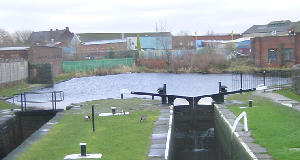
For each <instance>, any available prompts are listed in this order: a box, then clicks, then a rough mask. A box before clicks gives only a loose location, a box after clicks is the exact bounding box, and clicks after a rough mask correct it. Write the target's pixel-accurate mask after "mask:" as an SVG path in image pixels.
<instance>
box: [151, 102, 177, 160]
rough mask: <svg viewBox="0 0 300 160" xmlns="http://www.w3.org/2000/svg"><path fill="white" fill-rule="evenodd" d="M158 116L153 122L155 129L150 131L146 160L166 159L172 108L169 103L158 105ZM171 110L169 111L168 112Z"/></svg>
mask: <svg viewBox="0 0 300 160" xmlns="http://www.w3.org/2000/svg"><path fill="white" fill-rule="evenodd" d="M160 107H161V108H160V116H159V118H158V120H157V121H156V122H155V125H156V127H155V129H154V131H153V133H152V140H151V146H150V150H149V153H148V160H165V159H168V154H169V152H168V151H169V145H170V141H169V140H168V139H169V138H170V137H169V136H170V133H169V132H170V131H169V129H170V127H171V126H170V125H171V124H170V118H171V117H170V115H171V114H172V109H171V108H170V106H169V105H161V106H160ZM170 110H171V112H170Z"/></svg>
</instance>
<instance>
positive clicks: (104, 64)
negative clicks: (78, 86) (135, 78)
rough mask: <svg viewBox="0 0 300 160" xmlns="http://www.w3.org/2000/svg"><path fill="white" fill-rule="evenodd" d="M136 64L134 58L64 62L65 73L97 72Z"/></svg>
mask: <svg viewBox="0 0 300 160" xmlns="http://www.w3.org/2000/svg"><path fill="white" fill-rule="evenodd" d="M134 62H135V59H134V58H123V59H101V60H83V61H63V71H64V72H84V71H93V70H97V69H100V68H114V67H119V66H132V65H133V64H134Z"/></svg>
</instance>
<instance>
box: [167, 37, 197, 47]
mask: <svg viewBox="0 0 300 160" xmlns="http://www.w3.org/2000/svg"><path fill="white" fill-rule="evenodd" d="M195 41H196V37H193V36H173V37H172V45H173V49H174V50H191V49H195ZM200 42H201V41H200Z"/></svg>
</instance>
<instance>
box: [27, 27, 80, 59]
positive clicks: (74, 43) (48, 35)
mask: <svg viewBox="0 0 300 160" xmlns="http://www.w3.org/2000/svg"><path fill="white" fill-rule="evenodd" d="M29 42H30V43H31V45H34V46H50V47H59V48H62V52H63V56H64V57H66V58H69V57H72V56H73V55H74V54H75V53H76V52H77V47H78V45H79V44H80V40H79V38H78V36H77V35H76V34H75V33H72V32H70V30H69V27H66V28H65V29H63V30H58V29H56V30H52V29H50V30H49V31H39V32H32V34H31V36H30V38H29Z"/></svg>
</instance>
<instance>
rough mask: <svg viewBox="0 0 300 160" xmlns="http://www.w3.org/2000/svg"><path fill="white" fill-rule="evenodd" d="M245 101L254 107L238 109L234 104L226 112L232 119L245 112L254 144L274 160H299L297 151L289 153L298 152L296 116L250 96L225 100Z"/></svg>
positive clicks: (299, 135) (299, 134)
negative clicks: (232, 115) (250, 101)
mask: <svg viewBox="0 0 300 160" xmlns="http://www.w3.org/2000/svg"><path fill="white" fill-rule="evenodd" d="M249 99H252V100H253V104H254V107H252V108H247V109H240V108H239V107H241V106H245V105H240V104H234V105H231V106H229V109H230V110H231V111H232V112H233V113H234V114H235V115H239V114H240V113H241V112H242V111H245V112H247V117H248V125H249V128H250V129H251V131H252V136H253V138H255V143H258V144H260V145H261V146H263V147H265V148H267V150H268V153H269V154H271V155H272V157H273V158H274V159H278V160H280V159H282V160H298V159H300V151H299V150H298V151H297V150H293V149H292V148H300V126H299V123H300V112H298V111H295V110H294V109H292V108H288V107H285V106H283V105H281V104H278V103H274V102H271V101H270V100H268V99H265V98H262V97H259V96H256V95H254V94H253V93H246V94H236V95H232V96H229V97H228V98H227V100H240V101H244V102H245V103H246V104H247V101H248V100H249Z"/></svg>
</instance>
